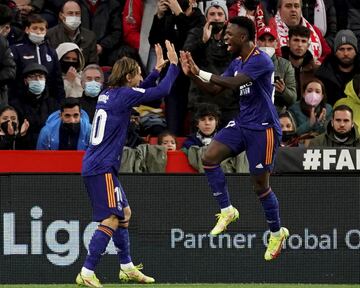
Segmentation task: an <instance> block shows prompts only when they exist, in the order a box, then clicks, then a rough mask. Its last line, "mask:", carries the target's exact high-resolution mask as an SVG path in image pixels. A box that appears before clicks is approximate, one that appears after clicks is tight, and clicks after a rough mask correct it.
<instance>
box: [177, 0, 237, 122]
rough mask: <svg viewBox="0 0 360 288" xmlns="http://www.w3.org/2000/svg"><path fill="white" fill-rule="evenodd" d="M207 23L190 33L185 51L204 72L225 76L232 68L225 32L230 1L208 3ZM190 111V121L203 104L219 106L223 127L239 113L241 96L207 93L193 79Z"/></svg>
mask: <svg viewBox="0 0 360 288" xmlns="http://www.w3.org/2000/svg"><path fill="white" fill-rule="evenodd" d="M204 15H205V17H206V23H205V25H203V27H196V28H193V29H191V30H190V31H189V34H188V37H187V39H186V42H185V44H184V47H183V49H184V50H186V51H189V52H191V54H192V55H193V57H194V59H195V61H196V62H197V63H198V65H199V67H201V69H204V70H206V71H210V72H212V73H214V74H222V73H223V72H224V71H225V70H226V68H227V67H228V66H229V64H230V62H231V59H232V55H231V52H229V51H228V48H227V45H226V44H225V41H224V37H225V30H226V27H227V21H228V19H229V16H228V9H227V6H226V2H225V1H223V0H214V1H211V2H210V3H207V6H206V8H205V10H204ZM188 95H189V101H188V108H189V111H190V115H189V116H190V118H193V117H194V114H195V113H196V111H197V108H198V107H199V105H200V104H201V103H211V104H215V105H217V106H218V107H219V109H220V112H221V116H220V118H219V123H218V127H219V128H223V127H224V126H226V125H227V123H228V122H229V121H231V120H232V119H233V118H234V117H235V116H236V115H237V114H238V111H239V103H238V98H237V95H236V94H235V93H234V91H233V90H231V89H224V90H223V91H222V92H221V95H219V97H213V96H212V95H211V93H208V92H207V91H204V90H202V89H200V88H199V86H198V85H196V83H195V81H194V80H193V79H191V82H190V88H189V94H188Z"/></svg>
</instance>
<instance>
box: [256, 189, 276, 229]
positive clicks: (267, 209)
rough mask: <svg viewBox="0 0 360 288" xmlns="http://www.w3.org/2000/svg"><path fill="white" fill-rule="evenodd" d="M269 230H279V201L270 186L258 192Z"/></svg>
mask: <svg viewBox="0 0 360 288" xmlns="http://www.w3.org/2000/svg"><path fill="white" fill-rule="evenodd" d="M258 195H259V199H260V202H261V204H262V206H263V209H264V213H265V217H266V222H267V223H268V225H269V228H270V231H271V232H277V231H279V230H280V216H279V202H278V200H277V198H276V195H275V193H274V192H273V191H272V190H271V188H268V189H266V190H265V191H262V192H260V193H258Z"/></svg>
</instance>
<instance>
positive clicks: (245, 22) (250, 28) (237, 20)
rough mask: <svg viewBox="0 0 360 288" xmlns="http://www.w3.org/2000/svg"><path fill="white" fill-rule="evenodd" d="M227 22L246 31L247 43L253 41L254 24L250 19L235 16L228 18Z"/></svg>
mask: <svg viewBox="0 0 360 288" xmlns="http://www.w3.org/2000/svg"><path fill="white" fill-rule="evenodd" d="M229 22H230V23H231V24H235V25H238V26H239V27H241V28H244V29H245V30H246V31H247V36H248V39H249V41H255V24H254V22H253V21H252V20H251V19H249V18H248V17H245V16H236V17H233V18H230V20H229Z"/></svg>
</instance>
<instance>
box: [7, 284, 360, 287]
mask: <svg viewBox="0 0 360 288" xmlns="http://www.w3.org/2000/svg"><path fill="white" fill-rule="evenodd" d="M103 285H104V288H135V287H144V288H145V287H146V288H170V287H171V288H355V287H359V286H358V285H355V284H354V285H335V284H156V285H155V284H154V285H137V284H127V285H125V284H103ZM70 287H79V286H76V284H52V285H50V284H47V285H40V284H16V285H0V288H70Z"/></svg>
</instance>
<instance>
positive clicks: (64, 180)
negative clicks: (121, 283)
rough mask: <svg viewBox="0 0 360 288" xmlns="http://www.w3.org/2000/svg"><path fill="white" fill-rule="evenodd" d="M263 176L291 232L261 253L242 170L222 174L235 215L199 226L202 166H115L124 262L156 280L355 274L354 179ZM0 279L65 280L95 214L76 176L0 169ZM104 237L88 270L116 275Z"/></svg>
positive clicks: (358, 259) (359, 233) (359, 225)
mask: <svg viewBox="0 0 360 288" xmlns="http://www.w3.org/2000/svg"><path fill="white" fill-rule="evenodd" d="M315 176H316V175H313V176H312V175H311V174H309V175H297V176H290V175H289V176H273V177H272V178H271V185H272V188H273V190H274V191H275V192H276V194H277V195H278V198H279V202H280V207H281V218H282V225H283V226H285V227H287V228H288V229H289V230H290V233H291V236H290V238H289V239H288V241H287V242H286V244H285V246H284V250H283V253H282V255H281V256H280V257H279V258H278V259H276V260H275V261H271V262H266V261H265V260H264V259H263V254H264V252H265V249H266V247H265V245H266V242H267V240H266V239H267V236H268V231H267V226H266V223H265V220H264V217H263V212H262V209H261V206H260V204H259V203H258V200H257V198H256V196H255V195H254V193H253V192H252V186H251V183H250V178H249V177H248V176H239V175H233V174H232V175H228V177H227V179H228V184H229V190H230V194H231V198H232V202H233V205H234V206H235V207H237V208H238V210H239V212H240V219H239V221H238V222H236V223H233V224H231V225H230V226H229V229H228V231H227V232H226V233H225V234H223V235H221V236H218V237H211V236H209V235H208V232H209V231H210V229H211V228H212V226H213V225H214V224H215V217H214V214H215V213H217V212H218V208H217V205H216V202H215V200H214V199H213V197H212V195H211V193H210V191H209V189H208V186H207V181H206V177H205V176H204V175H161V174H156V175H145V174H137V175H120V180H121V182H122V184H123V187H124V189H125V191H126V194H127V196H128V199H129V203H130V206H131V208H132V212H133V213H132V215H133V217H132V220H131V224H130V225H131V226H130V227H131V228H130V237H131V251H132V257H133V262H134V263H135V264H138V263H140V262H142V263H143V264H144V267H145V268H144V271H145V273H147V274H149V275H151V276H153V277H155V278H156V280H157V282H160V283H175V282H177V283H184V282H185V283H196V282H206V283H211V282H222V283H236V282H279V283H281V282H283V283H360V214H359V213H360V200H359V199H360V192H359V191H360V189H359V188H360V179H359V177H356V176H355V175H354V176H351V175H348V176H346V175H342V176H325V175H322V176H320V177H319V176H316V177H315ZM0 191H1V193H0V231H1V234H0V254H1V256H0V283H73V282H74V280H75V277H76V274H77V273H78V271H80V269H81V266H82V264H83V261H84V259H85V255H86V252H87V251H86V247H87V246H88V243H89V240H90V238H91V235H92V233H93V231H94V229H95V228H96V223H92V222H91V209H90V207H89V201H88V198H87V195H86V192H85V189H84V186H83V184H82V179H81V177H80V176H79V175H51V174H49V175H2V176H0ZM118 272H119V264H118V262H117V256H116V251H115V248H114V246H113V244H112V243H110V244H109V246H108V248H107V253H106V255H104V256H103V258H102V261H101V263H100V265H99V267H98V269H97V271H96V273H97V276H98V277H99V278H100V279H101V280H102V282H103V283H105V284H106V283H114V282H116V281H117V275H118Z"/></svg>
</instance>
